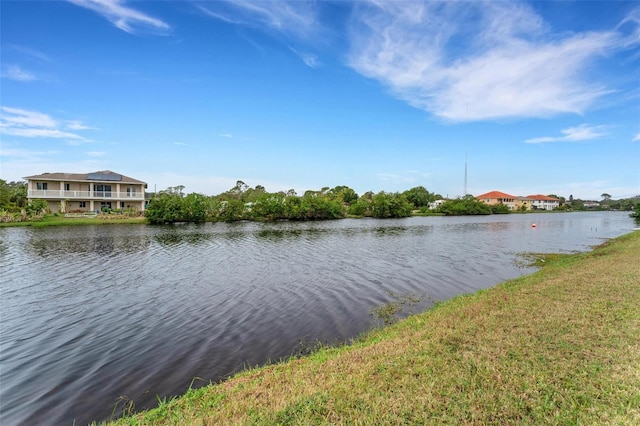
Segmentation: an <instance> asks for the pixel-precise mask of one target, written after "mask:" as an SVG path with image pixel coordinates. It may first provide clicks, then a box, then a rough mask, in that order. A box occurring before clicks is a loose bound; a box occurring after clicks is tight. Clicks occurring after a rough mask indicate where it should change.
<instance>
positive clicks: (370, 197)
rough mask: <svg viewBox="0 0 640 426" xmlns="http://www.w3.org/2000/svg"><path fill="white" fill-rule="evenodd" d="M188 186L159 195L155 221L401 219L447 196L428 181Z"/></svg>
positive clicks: (152, 206) (150, 215) (151, 211)
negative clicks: (371, 186) (362, 185)
mask: <svg viewBox="0 0 640 426" xmlns="http://www.w3.org/2000/svg"><path fill="white" fill-rule="evenodd" d="M183 189H184V187H183V186H177V187H170V188H167V189H166V190H164V191H160V192H159V193H158V194H156V195H155V196H153V197H152V199H151V201H150V203H149V205H148V206H147V209H146V211H145V216H146V217H147V220H148V221H149V223H152V224H160V223H173V222H207V221H225V222H234V221H240V220H264V221H269V220H324V219H340V218H344V217H347V216H356V217H375V218H400V217H408V216H411V215H412V213H413V211H414V210H416V209H417V210H420V209H422V210H423V211H427V209H428V206H429V204H430V203H432V202H433V201H435V200H437V199H440V198H442V197H441V196H440V195H439V194H435V193H432V192H429V191H428V190H427V189H426V188H424V187H422V186H418V187H415V188H412V189H410V190H407V191H404V192H402V193H399V192H384V191H381V192H378V193H373V192H371V191H369V192H366V193H365V194H363V195H361V196H360V195H358V194H357V193H356V192H355V191H354V190H353V189H352V188H349V187H348V186H336V187H334V188H329V187H324V188H322V189H320V190H317V191H314V190H308V191H305V193H304V194H303V195H301V196H300V195H298V194H297V193H296V192H295V191H294V190H289V191H287V192H284V191H280V192H268V191H267V190H266V189H265V188H264V187H263V186H262V185H257V186H256V187H255V188H251V187H249V186H248V185H246V184H245V183H244V182H242V181H237V182H236V185H235V186H234V187H233V188H231V189H229V190H228V191H225V192H223V193H222V194H219V195H215V196H205V195H202V194H196V193H191V194H187V195H185V194H184V193H183Z"/></svg>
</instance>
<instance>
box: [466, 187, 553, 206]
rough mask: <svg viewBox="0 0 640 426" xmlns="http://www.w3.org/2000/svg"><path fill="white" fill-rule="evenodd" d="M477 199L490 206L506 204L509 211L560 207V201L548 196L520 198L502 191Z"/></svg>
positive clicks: (479, 196) (539, 195)
mask: <svg viewBox="0 0 640 426" xmlns="http://www.w3.org/2000/svg"><path fill="white" fill-rule="evenodd" d="M476 199H478V200H480V201H482V202H484V203H486V204H488V205H490V206H493V205H496V204H504V205H506V206H507V207H508V208H509V210H553V209H556V208H558V207H559V206H560V200H559V199H557V198H553V197H548V196H546V195H542V194H537V195H527V196H526V197H520V196H516V195H511V194H506V193H504V192H500V191H491V192H487V193H486V194H481V195H478V196H477V197H476Z"/></svg>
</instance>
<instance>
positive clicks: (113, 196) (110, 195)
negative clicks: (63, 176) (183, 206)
mask: <svg viewBox="0 0 640 426" xmlns="http://www.w3.org/2000/svg"><path fill="white" fill-rule="evenodd" d="M27 197H28V198H41V199H43V200H47V199H49V200H50V199H55V200H83V201H85V200H105V199H109V200H131V201H134V200H135V201H144V192H115V191H59V190H53V189H30V190H29V191H28V194H27Z"/></svg>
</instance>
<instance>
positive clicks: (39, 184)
mask: <svg viewBox="0 0 640 426" xmlns="http://www.w3.org/2000/svg"><path fill="white" fill-rule="evenodd" d="M47 186H48V185H47V182H37V183H36V188H37V189H38V190H39V191H46V190H47Z"/></svg>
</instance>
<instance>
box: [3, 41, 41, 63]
mask: <svg viewBox="0 0 640 426" xmlns="http://www.w3.org/2000/svg"><path fill="white" fill-rule="evenodd" d="M7 48H9V49H11V50H13V51H16V52H20V53H21V54H23V55H26V56H28V57H30V58H34V59H37V60H38V61H41V62H44V61H50V60H51V59H50V58H49V55H47V54H46V53H44V52H42V51H40V50H37V49H32V48H30V47H26V46H21V45H17V44H11V43H9V44H7Z"/></svg>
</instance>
